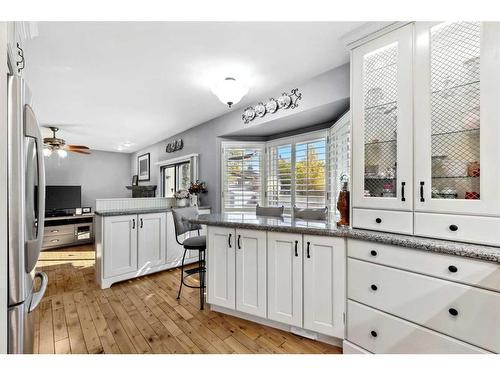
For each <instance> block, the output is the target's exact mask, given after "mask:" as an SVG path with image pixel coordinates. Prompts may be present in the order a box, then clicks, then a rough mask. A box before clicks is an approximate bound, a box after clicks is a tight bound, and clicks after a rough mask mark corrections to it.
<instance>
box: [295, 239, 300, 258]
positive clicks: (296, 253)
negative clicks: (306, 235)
mask: <svg viewBox="0 0 500 375" xmlns="http://www.w3.org/2000/svg"><path fill="white" fill-rule="evenodd" d="M298 247H299V241H297V240H295V256H296V257H298V256H299V249H298Z"/></svg>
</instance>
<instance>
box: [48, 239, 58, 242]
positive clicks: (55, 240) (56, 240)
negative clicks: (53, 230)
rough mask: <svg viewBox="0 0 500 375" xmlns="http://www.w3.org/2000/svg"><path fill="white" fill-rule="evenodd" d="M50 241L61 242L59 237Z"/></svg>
mask: <svg viewBox="0 0 500 375" xmlns="http://www.w3.org/2000/svg"><path fill="white" fill-rule="evenodd" d="M50 242H59V240H58V239H53V240H51V241H50Z"/></svg>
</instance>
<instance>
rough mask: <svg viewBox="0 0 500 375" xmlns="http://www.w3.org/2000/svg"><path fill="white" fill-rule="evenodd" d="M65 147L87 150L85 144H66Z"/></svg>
mask: <svg viewBox="0 0 500 375" xmlns="http://www.w3.org/2000/svg"><path fill="white" fill-rule="evenodd" d="M66 147H67V148H81V149H85V150H89V148H88V147H87V146H79V145H66Z"/></svg>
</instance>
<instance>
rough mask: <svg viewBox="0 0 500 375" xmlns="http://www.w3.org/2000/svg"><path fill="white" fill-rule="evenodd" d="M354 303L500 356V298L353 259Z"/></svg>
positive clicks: (350, 292)
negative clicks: (499, 353)
mask: <svg viewBox="0 0 500 375" xmlns="http://www.w3.org/2000/svg"><path fill="white" fill-rule="evenodd" d="M347 285H348V291H347V293H348V298H349V299H352V300H355V301H358V302H361V303H363V304H365V305H369V306H373V307H375V308H377V309H380V310H382V311H384V312H387V313H390V314H393V315H396V316H399V317H401V318H403V319H406V320H409V321H412V322H414V323H416V324H420V325H423V326H425V327H428V328H430V329H433V330H435V331H438V332H441V333H444V334H447V335H450V336H453V337H455V338H457V339H459V340H463V341H465V342H468V343H470V344H473V345H476V346H479V347H481V348H484V349H486V350H490V351H493V352H496V353H498V352H500V314H498V311H500V293H496V292H491V291H487V290H484V289H480V288H474V287H470V286H466V285H461V284H458V283H454V282H450V281H445V280H440V279H436V278H432V277H428V276H423V275H418V274H415V273H411V272H406V271H401V270H398V269H395V268H390V267H385V266H380V265H376V264H373V263H368V262H364V261H360V260H356V259H351V258H349V259H348V282H347Z"/></svg>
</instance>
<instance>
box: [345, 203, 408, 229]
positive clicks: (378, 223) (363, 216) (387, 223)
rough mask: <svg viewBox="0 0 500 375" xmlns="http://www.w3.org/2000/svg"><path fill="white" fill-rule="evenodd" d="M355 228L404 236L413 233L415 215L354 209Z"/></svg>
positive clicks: (353, 220)
mask: <svg viewBox="0 0 500 375" xmlns="http://www.w3.org/2000/svg"><path fill="white" fill-rule="evenodd" d="M352 222H353V227H354V228H362V229H370V230H378V231H381V232H392V233H402V234H412V233H413V213H411V212H402V211H385V210H369V209H365V208H353V209H352Z"/></svg>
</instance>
